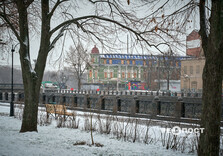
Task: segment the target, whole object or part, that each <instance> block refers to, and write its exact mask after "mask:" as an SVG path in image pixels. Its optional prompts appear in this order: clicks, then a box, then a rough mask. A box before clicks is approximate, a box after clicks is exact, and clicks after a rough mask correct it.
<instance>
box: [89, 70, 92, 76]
mask: <svg viewBox="0 0 223 156" xmlns="http://www.w3.org/2000/svg"><path fill="white" fill-rule="evenodd" d="M89 77H90V78H92V71H91V70H90V72H89Z"/></svg>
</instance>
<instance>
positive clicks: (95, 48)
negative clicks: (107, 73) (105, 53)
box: [91, 45, 99, 54]
mask: <svg viewBox="0 0 223 156" xmlns="http://www.w3.org/2000/svg"><path fill="white" fill-rule="evenodd" d="M91 53H92V54H99V50H98V48H97V47H96V45H94V48H92V50H91Z"/></svg>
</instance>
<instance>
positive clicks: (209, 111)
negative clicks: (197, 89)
mask: <svg viewBox="0 0 223 156" xmlns="http://www.w3.org/2000/svg"><path fill="white" fill-rule="evenodd" d="M212 55H214V56H210V58H209V57H206V63H205V67H204V71H203V95H202V103H203V107H202V116H201V128H204V133H201V135H200V141H199V150H198V155H200V156H205V155H207V156H208V155H213V156H216V155H219V145H220V121H221V90H222V88H221V86H222V78H221V70H222V69H221V68H220V66H219V64H218V63H216V62H215V61H216V60H218V61H221V60H219V58H215V59H213V57H216V56H215V53H214V52H212Z"/></svg>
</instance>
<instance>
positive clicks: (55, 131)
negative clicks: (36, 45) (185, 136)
mask: <svg viewBox="0 0 223 156" xmlns="http://www.w3.org/2000/svg"><path fill="white" fill-rule="evenodd" d="M8 114H9V107H8V106H7V104H6V106H2V105H1V106H0V155H2V156H3V155H4V156H15V155H18V156H20V155H21V156H26V155H27V156H31V155H40V156H54V155H63V156H69V155H72V156H74V155H75V156H76V155H77V156H78V155H81V156H85V155H86V156H90V155H123V156H125V155H127V156H129V155H130V156H131V155H136V156H138V155H139V156H141V155H142V156H143V155H146V156H147V155H148V156H178V155H180V156H186V155H196V154H195V153H190V154H189V153H188V152H185V153H181V152H180V151H174V150H172V149H169V150H167V149H165V147H163V146H162V144H161V142H158V141H157V142H156V143H151V144H144V143H142V142H135V143H133V142H129V141H124V140H123V139H120V140H117V139H116V138H115V137H114V135H105V134H99V133H98V132H94V133H93V136H94V141H95V142H96V143H100V144H102V145H104V146H103V147H95V146H91V147H90V146H88V145H75V146H74V144H75V143H76V142H80V141H85V142H87V143H89V144H90V143H91V137H90V133H89V132H86V131H84V130H83V128H79V129H71V128H57V122H56V121H55V120H54V119H53V121H52V123H51V124H50V125H47V126H38V133H37V132H27V133H19V130H20V127H21V120H19V119H17V118H14V117H9V116H8ZM80 114H81V113H80ZM81 118H84V117H83V116H82V117H81V116H80V117H79V119H80V127H81V125H82V126H83V125H84V123H83V122H84V119H82V120H81ZM155 130H157V128H155ZM153 131H154V130H153ZM154 134H155V133H154Z"/></svg>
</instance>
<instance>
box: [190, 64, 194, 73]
mask: <svg viewBox="0 0 223 156" xmlns="http://www.w3.org/2000/svg"><path fill="white" fill-rule="evenodd" d="M190 74H193V66H190Z"/></svg>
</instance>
